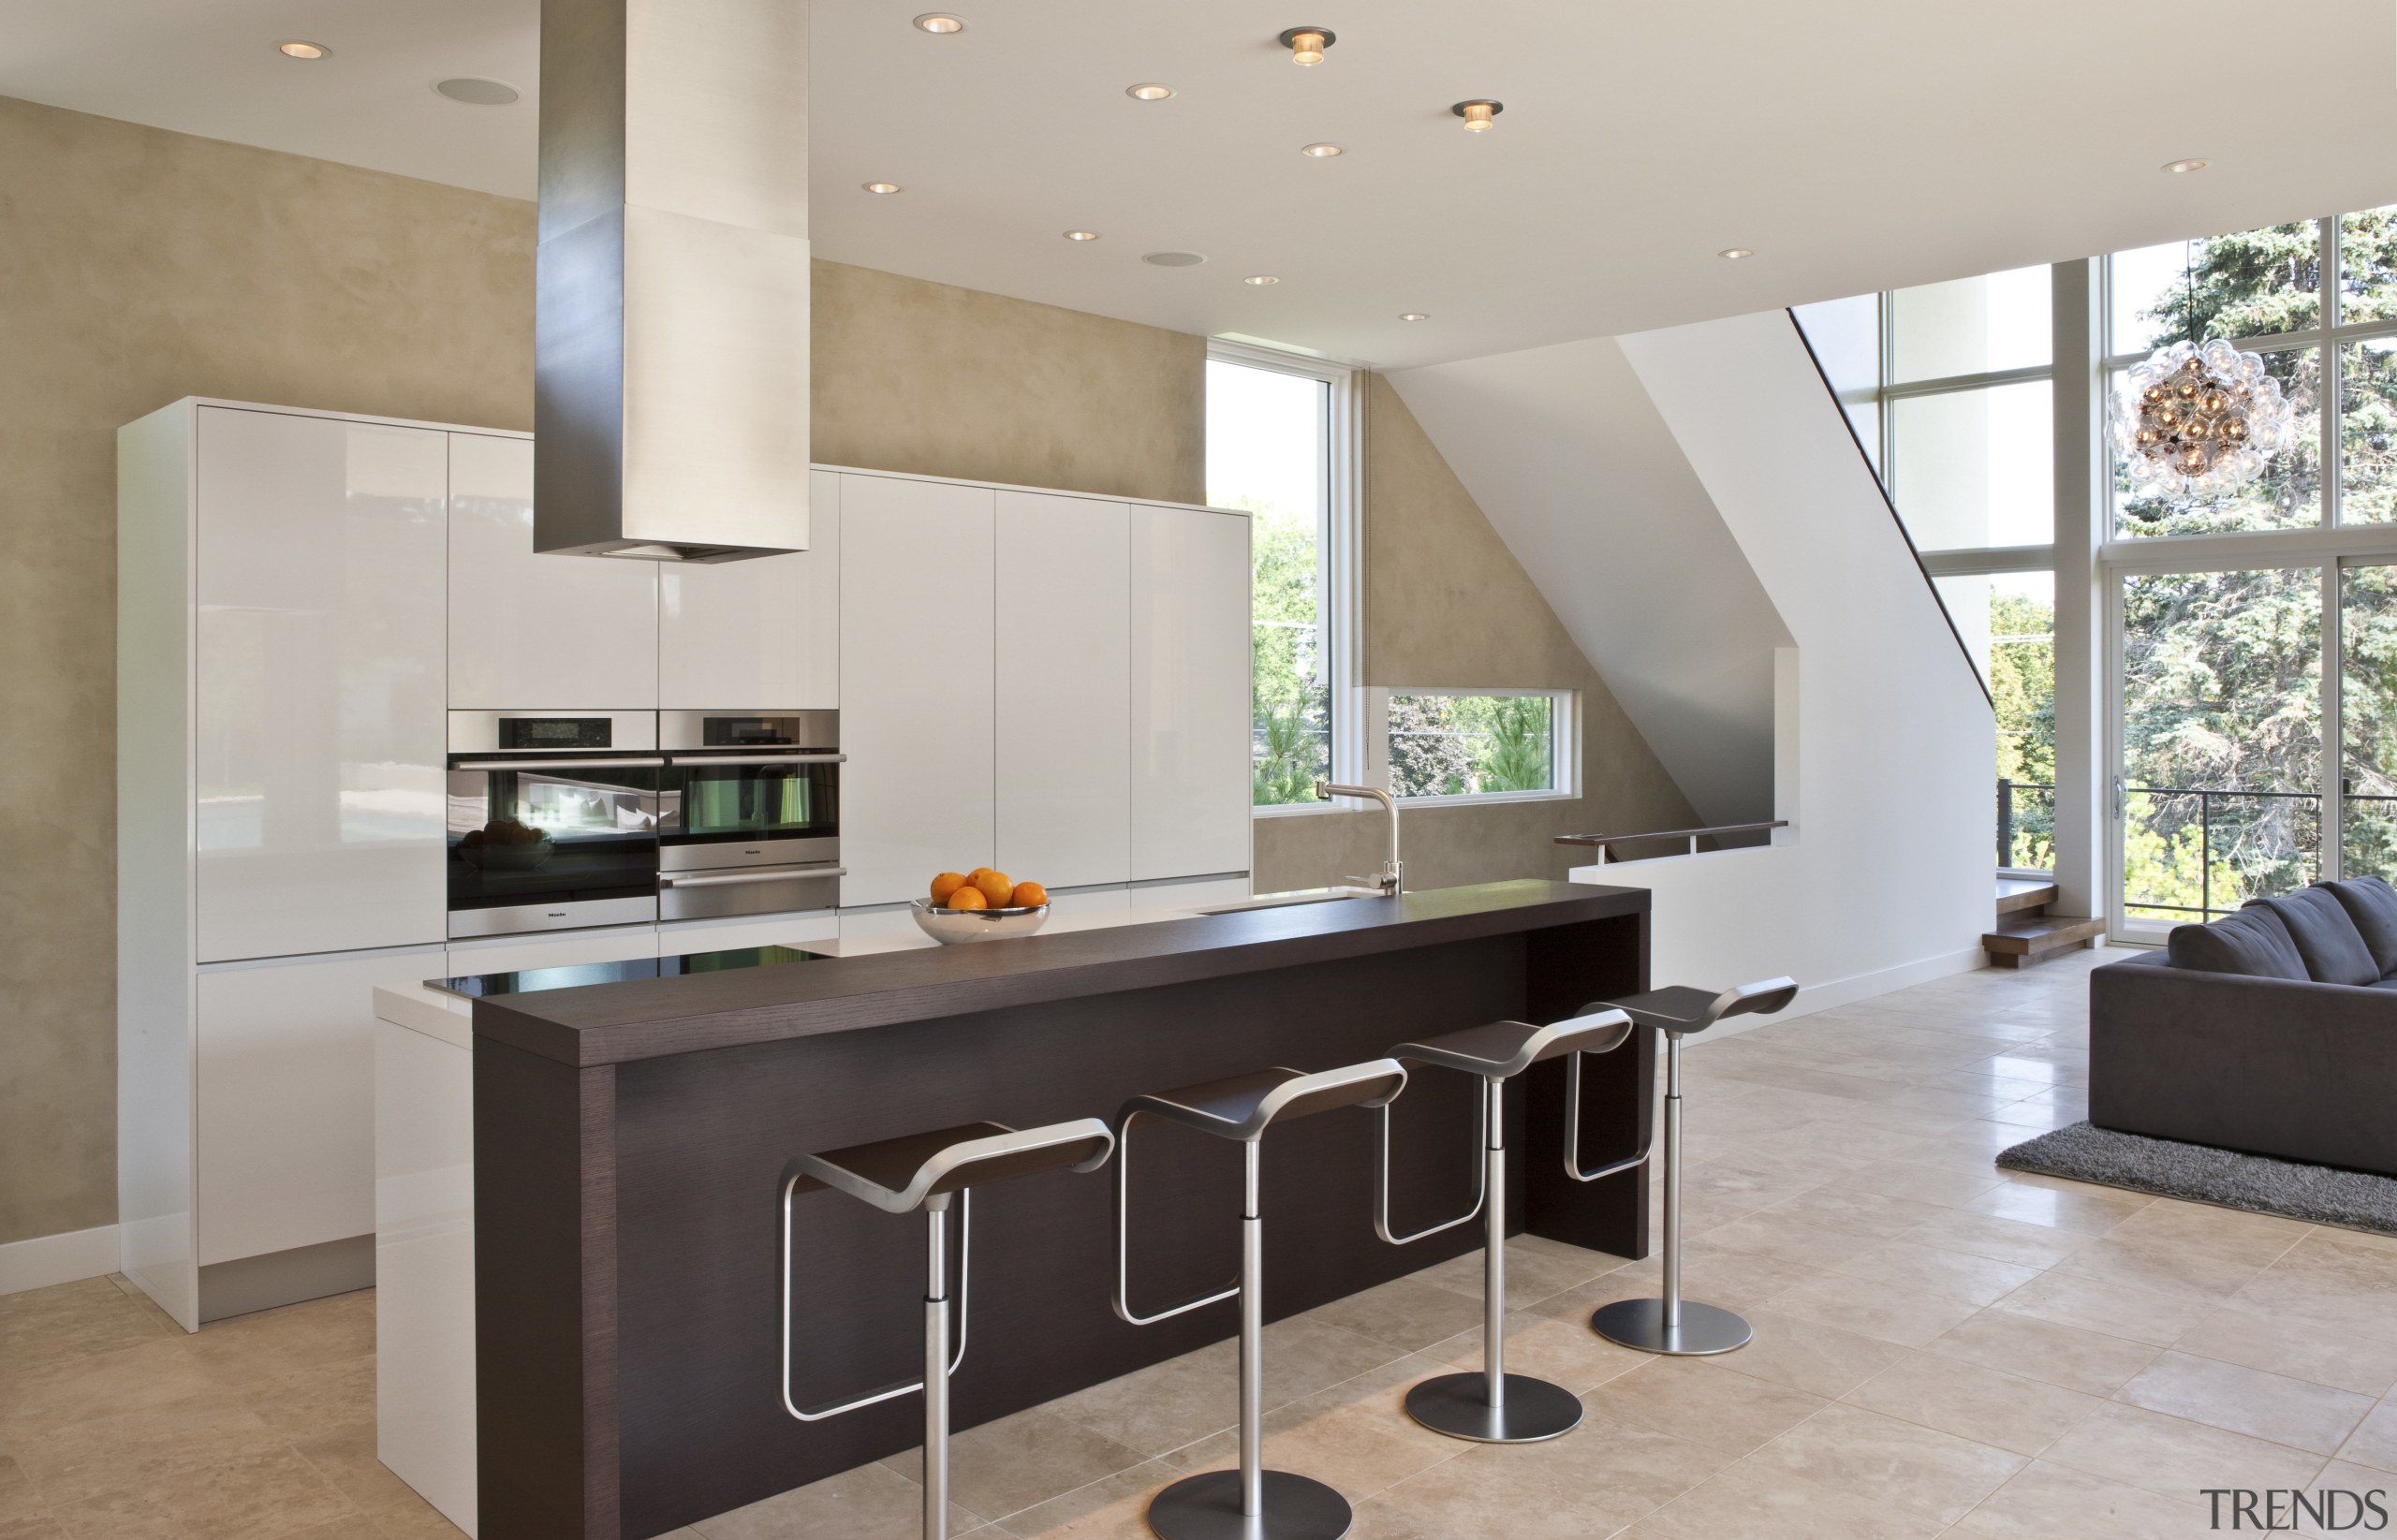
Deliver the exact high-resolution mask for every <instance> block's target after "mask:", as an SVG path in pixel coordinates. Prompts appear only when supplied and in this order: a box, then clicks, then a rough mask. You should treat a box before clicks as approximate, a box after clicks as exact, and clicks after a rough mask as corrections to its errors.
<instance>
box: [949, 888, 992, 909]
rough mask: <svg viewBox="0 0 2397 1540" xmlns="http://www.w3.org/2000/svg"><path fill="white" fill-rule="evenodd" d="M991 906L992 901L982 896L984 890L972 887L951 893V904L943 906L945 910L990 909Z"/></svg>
mask: <svg viewBox="0 0 2397 1540" xmlns="http://www.w3.org/2000/svg"><path fill="white" fill-rule="evenodd" d="M990 906H991V901H990V900H988V899H986V898H984V897H983V896H982V890H981V889H980V888H978V887H961V888H959V889H958V890H957V891H956V892H954V893H951V894H950V895H949V902H947V903H946V904H943V905H942V907H943V908H945V909H988V908H989V907H990Z"/></svg>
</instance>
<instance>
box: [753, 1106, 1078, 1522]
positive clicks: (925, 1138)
mask: <svg viewBox="0 0 2397 1540" xmlns="http://www.w3.org/2000/svg"><path fill="white" fill-rule="evenodd" d="M1114 1148H1115V1136H1114V1134H1112V1133H1111V1132H1110V1131H1109V1129H1108V1126H1107V1124H1105V1123H1103V1122H1100V1121H1099V1120H1097V1119H1096V1118H1076V1119H1074V1120H1072V1121H1071V1122H1054V1123H1049V1124H1046V1125H1044V1126H1042V1127H1039V1128H1026V1129H1022V1130H1018V1129H1012V1128H1009V1127H1007V1125H1006V1124H1004V1123H995V1122H970V1123H965V1124H963V1125H962V1126H960V1127H956V1128H942V1129H935V1130H934V1131H933V1132H931V1133H927V1134H909V1135H905V1136H904V1137H899V1138H895V1139H884V1140H882V1141H880V1142H879V1143H875V1144H858V1145H851V1146H850V1147H849V1148H848V1149H846V1150H828V1151H824V1152H822V1153H821V1154H815V1155H801V1156H800V1157H799V1158H798V1159H797V1160H794V1161H792V1162H791V1163H790V1165H788V1166H785V1167H784V1168H783V1410H784V1411H786V1412H788V1413H789V1414H790V1415H792V1416H794V1417H797V1418H798V1419H799V1420H800V1421H801V1422H821V1421H823V1420H824V1419H826V1418H827V1417H837V1416H839V1415H842V1414H843V1413H845V1412H855V1411H857V1410H858V1409H859V1408H860V1407H866V1406H873V1405H875V1404H876V1403H877V1402H880V1401H890V1400H892V1399H893V1398H895V1397H899V1396H911V1395H913V1394H915V1393H916V1392H917V1391H919V1390H920V1391H922V1392H923V1393H924V1536H925V1540H945V1537H946V1536H947V1535H948V1533H949V1376H950V1375H951V1374H954V1373H955V1372H957V1366H958V1365H959V1364H961V1363H963V1361H964V1359H965V1297H966V1273H967V1269H968V1267H969V1265H970V1264H971V1262H972V1260H973V1250H972V1246H973V1207H972V1205H973V1189H974V1188H976V1187H978V1186H983V1185H985V1184H987V1183H990V1182H993V1181H1005V1180H1006V1179H1007V1178H1009V1177H1025V1176H1031V1175H1032V1174H1033V1173H1035V1172H1037V1171H1048V1170H1053V1169H1055V1168H1056V1167H1058V1166H1071V1167H1072V1168H1073V1169H1075V1170H1077V1171H1096V1170H1097V1169H1098V1168H1099V1167H1100V1166H1104V1165H1106V1164H1107V1157H1108V1155H1109V1154H1110V1152H1111V1151H1113V1150H1114ZM823 1187H832V1188H837V1189H839V1190H840V1191H842V1192H844V1193H846V1194H848V1195H850V1196H851V1197H854V1198H860V1199H863V1200H864V1201H865V1202H868V1203H871V1204H873V1205H874V1206H875V1208H877V1209H880V1210H885V1211H886V1212H889V1213H894V1214H904V1213H906V1212H908V1211H909V1210H915V1209H921V1210H923V1211H924V1221H925V1247H924V1372H923V1377H922V1378H921V1379H917V1380H909V1381H907V1382H906V1383H904V1384H903V1385H890V1386H883V1387H882V1388H881V1389H879V1390H875V1391H869V1392H868V1393H867V1394H865V1395H862V1396H860V1397H858V1398H856V1399H855V1400H853V1401H842V1402H839V1403H838V1404H835V1405H827V1406H816V1407H808V1408H801V1406H800V1405H799V1404H798V1403H797V1402H796V1401H792V1400H791V1395H790V1353H791V1329H790V1304H791V1301H790V1247H791V1199H792V1198H793V1197H795V1196H797V1195H799V1194H801V1193H804V1192H812V1191H815V1190H816V1189H818V1188H823ZM951 1195H955V1196H956V1198H957V1209H958V1216H957V1230H958V1235H957V1300H956V1305H957V1312H956V1326H957V1343H956V1348H955V1350H954V1353H952V1351H951V1349H950V1346H949V1324H950V1313H949V1303H950V1301H949V1198H950V1196H951Z"/></svg>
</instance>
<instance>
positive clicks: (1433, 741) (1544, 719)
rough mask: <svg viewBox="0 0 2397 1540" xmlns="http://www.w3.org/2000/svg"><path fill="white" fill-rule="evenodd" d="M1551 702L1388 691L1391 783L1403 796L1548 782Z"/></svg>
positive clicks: (1551, 775)
mask: <svg viewBox="0 0 2397 1540" xmlns="http://www.w3.org/2000/svg"><path fill="white" fill-rule="evenodd" d="M1555 710H1556V707H1555V702H1554V701H1552V700H1551V699H1550V698H1549V697H1546V696H1392V697H1390V787H1391V790H1392V792H1393V794H1394V795H1397V796H1400V797H1454V796H1459V795H1462V794H1465V793H1482V792H1498V791H1542V790H1546V789H1548V788H1549V787H1551V786H1553V785H1555V784H1556V782H1555V761H1554V755H1553V753H1552V751H1551V739H1552V737H1553V734H1554V717H1555Z"/></svg>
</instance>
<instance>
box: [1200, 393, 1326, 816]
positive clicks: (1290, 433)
mask: <svg viewBox="0 0 2397 1540" xmlns="http://www.w3.org/2000/svg"><path fill="white" fill-rule="evenodd" d="M1348 390H1349V380H1348V377H1347V374H1346V371H1342V370H1338V369H1332V368H1323V367H1318V366H1316V365H1315V364H1313V363H1312V362H1310V361H1308V360H1302V359H1283V358H1279V357H1276V356H1273V355H1270V354H1265V353H1263V352H1261V351H1250V350H1232V349H1227V348H1224V347H1222V346H1221V345H1218V348H1217V349H1216V350H1215V351H1214V352H1213V353H1211V356H1210V357H1209V359H1208V361H1207V501H1208V502H1209V503H1211V504H1213V505H1214V506H1218V507H1228V508H1245V509H1247V510H1248V513H1249V516H1250V520H1251V526H1250V528H1251V535H1250V539H1251V546H1252V550H1253V551H1254V557H1255V563H1256V566H1255V585H1256V586H1255V598H1254V605H1253V610H1252V623H1253V624H1254V626H1255V633H1254V645H1255V649H1256V672H1255V686H1254V696H1253V711H1254V722H1253V725H1252V737H1251V745H1250V755H1251V764H1252V773H1251V784H1252V787H1253V796H1254V800H1255V802H1256V804H1257V806H1259V807H1272V806H1282V805H1289V804H1311V803H1314V802H1315V800H1316V796H1315V784H1316V782H1317V781H1318V780H1324V779H1331V778H1336V777H1337V775H1340V774H1346V773H1348V772H1347V771H1336V770H1335V766H1337V765H1338V764H1339V763H1340V762H1341V761H1342V760H1343V759H1345V758H1346V757H1347V753H1348V749H1349V745H1347V744H1346V743H1343V742H1342V741H1341V739H1342V738H1343V737H1344V734H1343V732H1342V726H1343V723H1344V720H1353V715H1354V709H1353V707H1352V706H1349V704H1348V703H1347V702H1346V701H1345V700H1344V699H1343V697H1344V695H1346V694H1347V693H1348V692H1346V690H1345V689H1344V688H1343V686H1344V685H1345V683H1346V673H1345V671H1344V670H1345V669H1346V667H1347V663H1348V660H1347V658H1346V656H1345V655H1344V652H1345V647H1346V635H1345V632H1346V625H1345V622H1346V615H1345V613H1344V611H1345V609H1346V604H1345V602H1344V597H1343V587H1344V576H1345V573H1346V569H1347V559H1348V557H1349V551H1348V550H1346V549H1344V548H1346V546H1347V545H1348V543H1349V542H1350V540H1351V539H1352V538H1353V536H1352V535H1351V534H1350V531H1351V530H1353V528H1354V525H1353V521H1351V520H1349V519H1347V518H1346V517H1344V513H1345V511H1346V504H1347V502H1348V500H1349V498H1350V496H1351V495H1352V490H1351V489H1350V487H1349V486H1348V485H1347V483H1348V479H1349V478H1348V477H1346V476H1345V475H1344V474H1343V465H1342V460H1343V453H1344V441H1345V439H1346V436H1347V435H1346V420H1345V419H1346V411H1347V401H1348Z"/></svg>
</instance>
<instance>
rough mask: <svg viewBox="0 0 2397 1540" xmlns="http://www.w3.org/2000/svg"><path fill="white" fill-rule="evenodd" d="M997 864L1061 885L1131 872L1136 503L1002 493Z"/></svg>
mask: <svg viewBox="0 0 2397 1540" xmlns="http://www.w3.org/2000/svg"><path fill="white" fill-rule="evenodd" d="M997 546H998V581H997V593H998V625H997V630H996V635H995V636H994V638H993V659H994V661H995V663H996V676H997V691H998V711H997V719H996V731H997V742H996V746H995V748H994V750H993V754H992V756H991V760H992V770H993V773H994V778H995V780H996V781H997V796H998V829H997V832H998V859H997V860H996V861H995V862H994V863H993V864H994V865H996V866H997V867H998V868H999V869H1000V870H1002V871H1004V872H1007V873H1013V874H1015V875H1018V876H1022V877H1031V878H1036V879H1037V880H1038V881H1040V882H1042V883H1044V884H1046V885H1047V886H1049V887H1086V886H1092V885H1096V884H1099V883H1120V882H1126V881H1129V880H1130V878H1131V875H1132V777H1131V757H1132V665H1131V650H1132V609H1131V592H1130V586H1129V576H1130V566H1131V559H1132V535H1131V509H1130V508H1128V507H1126V506H1125V505H1124V504H1121V503H1102V502H1100V501H1098V500H1096V498H1089V497H1059V496H1051V495H1048V494H1044V493H1039V492H1023V491H1001V492H1000V493H999V494H998V541H997Z"/></svg>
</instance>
